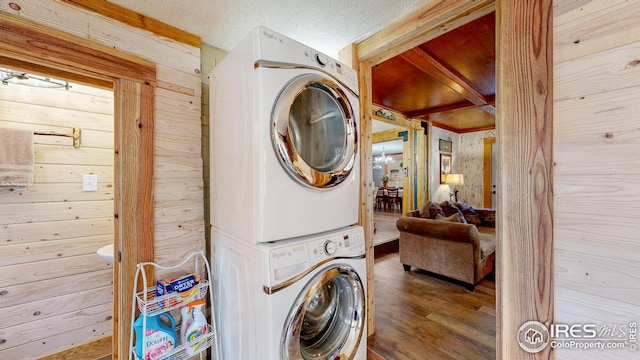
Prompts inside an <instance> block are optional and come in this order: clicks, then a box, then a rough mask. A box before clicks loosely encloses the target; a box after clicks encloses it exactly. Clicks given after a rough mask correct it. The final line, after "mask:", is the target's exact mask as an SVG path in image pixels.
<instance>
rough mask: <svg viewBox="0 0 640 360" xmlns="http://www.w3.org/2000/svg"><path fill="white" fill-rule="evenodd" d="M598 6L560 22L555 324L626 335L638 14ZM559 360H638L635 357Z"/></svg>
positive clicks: (639, 78) (632, 276) (635, 261)
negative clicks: (621, 328) (617, 328)
mask: <svg viewBox="0 0 640 360" xmlns="http://www.w3.org/2000/svg"><path fill="white" fill-rule="evenodd" d="M639 9H640V8H639V7H638V6H637V4H636V3H635V2H629V1H607V2H603V1H594V2H590V3H588V4H585V5H584V6H580V7H571V8H568V9H566V10H565V11H563V12H561V13H558V14H555V18H554V21H555V22H556V24H555V25H554V33H555V36H554V51H555V49H557V54H558V56H554V83H555V85H554V109H555V110H554V127H553V132H554V141H553V145H554V163H555V169H554V192H555V196H554V252H555V259H556V261H555V277H556V286H555V292H556V294H557V298H556V322H559V323H566V324H574V323H581V324H596V326H597V327H600V326H601V325H608V326H609V327H611V326H614V325H616V324H617V325H618V326H621V325H626V324H628V323H629V322H631V321H637V320H638V313H639V312H640V305H639V304H638V301H637V300H638V297H639V296H640V285H638V284H640V282H639V281H638V272H639V271H640V260H639V259H640V241H638V239H639V237H638V232H639V231H640V227H639V226H638V221H637V220H638V216H640V206H638V205H637V204H638V203H639V200H640V191H638V185H640V184H639V183H638V179H640V158H639V157H638V154H640V141H638V139H639V138H640V130H639V129H638V111H639V110H640V108H639V107H638V106H639V104H640V98H639V96H638V94H639V93H640V66H638V64H639V62H638V52H639V51H640V37H639V36H638V34H640V22H639V21H638V19H639V16H640V12H639ZM557 358H558V359H635V358H637V353H634V352H631V351H629V350H628V349H622V350H605V351H601V352H600V351H597V352H595V353H594V352H593V351H578V350H570V349H562V350H558V351H557Z"/></svg>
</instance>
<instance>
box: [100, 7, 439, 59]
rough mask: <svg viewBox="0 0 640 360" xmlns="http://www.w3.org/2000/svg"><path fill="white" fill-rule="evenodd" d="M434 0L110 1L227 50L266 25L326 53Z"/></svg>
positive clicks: (383, 26) (333, 53)
mask: <svg viewBox="0 0 640 360" xmlns="http://www.w3.org/2000/svg"><path fill="white" fill-rule="evenodd" d="M431 1H433V0H393V1H392V0H325V1H309V0H190V1H184V0H136V1H131V0H109V2H111V3H114V4H117V5H120V6H122V7H124V8H127V9H129V10H133V11H135V12H137V13H139V14H142V15H145V16H147V17H150V18H153V19H155V20H159V21H161V22H164V23H166V24H169V25H171V26H174V27H176V28H179V29H182V30H185V31H187V32H189V33H192V34H194V35H198V36H200V38H201V39H202V42H203V43H206V44H208V45H213V46H215V47H217V48H220V49H222V50H226V51H229V50H231V49H233V48H234V47H235V45H236V44H237V43H238V42H240V40H242V39H243V38H244V37H245V36H246V35H247V34H248V33H249V32H250V31H251V30H252V29H253V28H254V27H256V26H257V25H264V26H266V27H267V28H270V29H271V30H274V31H276V32H279V33H281V34H283V35H286V36H288V37H290V38H293V39H295V40H298V41H300V42H302V43H304V44H305V45H307V46H310V47H312V48H314V49H316V50H319V51H321V52H323V53H325V54H327V55H329V56H332V57H337V54H338V51H339V50H340V49H342V48H344V47H345V46H347V45H349V44H351V43H354V42H358V41H360V40H364V39H365V38H367V37H368V36H370V35H372V34H375V33H376V32H378V31H379V30H381V29H383V28H385V27H386V26H388V25H389V24H391V23H393V22H395V21H397V20H399V19H401V18H403V17H404V16H406V15H408V14H410V13H411V12H413V11H414V10H416V9H417V8H419V7H422V6H424V5H425V4H428V3H430V2H431Z"/></svg>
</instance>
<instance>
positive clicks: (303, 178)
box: [209, 27, 360, 244]
mask: <svg viewBox="0 0 640 360" xmlns="http://www.w3.org/2000/svg"><path fill="white" fill-rule="evenodd" d="M209 77H210V83H211V88H210V89H211V95H210V96H211V102H210V119H211V123H210V132H211V137H210V139H211V147H210V148H211V203H210V208H211V223H212V225H213V228H217V229H220V230H222V231H224V232H226V233H228V234H231V235H233V236H234V237H236V238H238V239H240V240H243V241H246V242H249V243H253V244H257V243H261V242H270V241H278V240H284V239H290V238H293V237H297V236H303V235H308V234H315V233H320V232H323V231H327V230H331V229H337V228H341V227H344V226H348V225H352V224H355V223H356V222H357V219H358V203H359V199H358V196H359V191H360V187H359V173H360V163H359V154H358V150H359V149H358V147H359V138H358V121H359V120H358V119H359V101H358V81H357V74H356V72H355V71H354V70H353V69H351V68H349V67H348V66H346V65H344V64H341V63H339V62H337V61H336V60H334V59H331V58H330V57H328V56H326V55H324V54H322V53H320V52H318V51H316V50H313V49H311V48H309V47H307V46H305V45H303V44H301V43H299V42H297V41H294V40H292V39H290V38H287V37H285V36H283V35H280V34H278V33H275V32H273V31H271V30H269V29H267V28H264V27H258V28H256V29H255V30H254V31H253V32H251V34H249V36H248V37H247V38H245V39H244V40H243V41H242V42H240V44H239V45H238V46H237V47H236V48H235V49H234V50H232V51H231V52H230V53H229V54H228V55H227V56H226V57H225V58H224V60H223V61H222V62H220V64H218V65H217V66H216V67H215V69H214V70H213V71H212V72H211V74H210V75H209Z"/></svg>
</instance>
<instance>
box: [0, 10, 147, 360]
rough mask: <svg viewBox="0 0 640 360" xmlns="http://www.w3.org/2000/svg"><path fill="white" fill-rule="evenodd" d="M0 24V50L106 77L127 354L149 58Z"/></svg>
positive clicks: (117, 282) (140, 223) (27, 24)
mask: <svg viewBox="0 0 640 360" xmlns="http://www.w3.org/2000/svg"><path fill="white" fill-rule="evenodd" d="M0 29H1V30H2V32H3V41H1V42H0V56H4V57H5V58H7V59H12V60H13V61H20V62H25V63H27V66H28V64H36V65H37V64H40V65H38V66H40V70H42V69H45V68H48V67H50V68H52V69H54V71H58V72H60V71H63V72H71V73H75V74H80V75H82V76H83V77H85V78H94V79H97V82H98V83H100V84H103V85H104V84H105V81H111V83H112V84H114V86H113V87H114V98H115V112H114V114H115V116H114V125H115V127H114V129H115V144H114V149H115V156H114V157H115V165H114V166H115V171H114V173H115V184H114V185H115V189H114V190H115V196H114V202H115V204H114V209H116V212H115V214H114V218H115V221H114V223H115V224H114V226H115V236H114V237H115V238H114V248H115V252H116V254H118V253H121V254H122V256H121V259H123V261H122V262H120V263H118V262H116V263H115V264H114V318H113V359H114V360H116V359H125V358H128V353H129V349H128V347H129V331H130V324H129V319H130V318H131V300H132V296H131V293H132V291H133V279H134V276H135V271H136V265H137V263H139V262H144V261H153V257H154V254H153V245H154V234H153V230H154V229H153V228H154V223H153V210H154V202H153V94H154V90H153V89H154V87H155V83H156V80H155V79H156V70H155V64H154V63H152V62H150V61H147V60H144V59H142V58H139V57H137V56H134V55H132V54H128V53H124V52H122V51H118V50H115V49H112V48H110V47H107V46H104V45H101V44H99V43H96V42H93V41H90V40H87V39H83V38H80V37H76V36H73V35H70V34H67V33H64V32H62V31H59V30H55V29H51V28H48V27H46V26H43V25H41V24H38V23H36V22H32V21H30V20H26V19H23V18H20V17H18V16H15V15H13V14H9V13H3V14H2V18H0ZM152 279H153V274H149V279H148V280H149V281H151V280H152Z"/></svg>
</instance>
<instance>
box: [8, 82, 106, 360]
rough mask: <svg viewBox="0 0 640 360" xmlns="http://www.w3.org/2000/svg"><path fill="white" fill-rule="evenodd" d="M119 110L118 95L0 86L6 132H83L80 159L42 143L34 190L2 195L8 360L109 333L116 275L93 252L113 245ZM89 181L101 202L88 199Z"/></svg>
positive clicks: (59, 142) (61, 143)
mask: <svg viewBox="0 0 640 360" xmlns="http://www.w3.org/2000/svg"><path fill="white" fill-rule="evenodd" d="M113 101H114V99H113V92H112V91H110V90H105V89H97V88H91V87H88V86H83V85H79V84H72V87H71V89H69V90H64V89H43V88H35V87H27V86H20V85H13V84H10V85H2V86H0V127H3V128H20V129H26V130H29V131H38V132H50V131H54V132H56V133H71V132H72V128H74V127H77V128H81V129H82V138H81V143H82V146H81V147H80V148H77V149H76V148H74V147H73V140H72V139H71V138H69V137H58V136H42V135H35V136H34V151H35V166H34V183H33V186H29V187H27V188H26V189H25V190H18V189H16V188H14V187H0V224H1V226H2V231H0V254H2V255H1V256H0V273H2V276H1V277H0V293H1V294H2V296H0V318H1V319H2V321H0V339H3V340H4V341H0V357H1V358H5V359H19V358H23V357H30V356H33V355H39V354H43V353H47V352H51V351H52V350H55V349H57V348H60V347H69V346H71V345H72V344H73V343H74V341H75V340H77V339H82V340H89V339H92V338H96V337H100V336H104V335H106V334H111V332H112V318H113V266H112V264H110V263H108V262H107V261H104V260H101V259H100V258H99V257H98V256H97V255H96V250H97V249H98V248H100V247H101V246H104V245H107V244H110V243H113V239H114V237H113V236H114V223H113V211H114V210H113V199H114V193H113V181H114V179H113V173H114V168H113V165H114V157H113V136H114V133H113V131H114V128H113V124H114V123H113V116H114V115H113V112H114V103H113ZM89 173H91V174H96V175H97V176H98V185H99V186H98V191H97V192H83V191H82V174H89ZM53 334H56V335H55V336H54V335H53ZM42 343H44V344H42ZM34 344H38V345H37V346H34Z"/></svg>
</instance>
